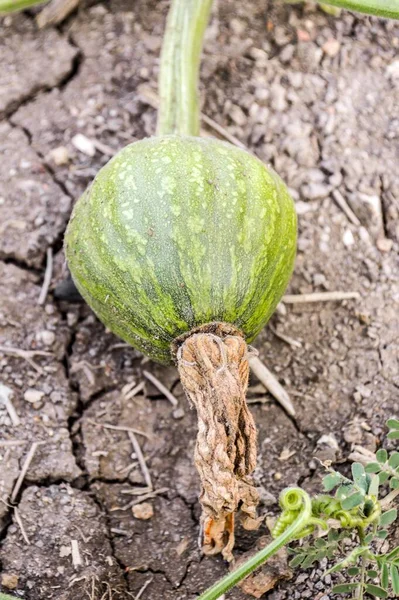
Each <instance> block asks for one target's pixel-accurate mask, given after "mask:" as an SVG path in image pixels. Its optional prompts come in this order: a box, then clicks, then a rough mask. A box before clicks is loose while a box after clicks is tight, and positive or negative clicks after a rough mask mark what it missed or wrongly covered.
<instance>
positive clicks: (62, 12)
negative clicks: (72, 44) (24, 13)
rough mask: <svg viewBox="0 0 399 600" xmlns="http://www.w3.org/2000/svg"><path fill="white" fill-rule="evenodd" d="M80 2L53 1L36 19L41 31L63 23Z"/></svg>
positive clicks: (75, 0)
mask: <svg viewBox="0 0 399 600" xmlns="http://www.w3.org/2000/svg"><path fill="white" fill-rule="evenodd" d="M79 1H80V0H52V1H51V2H49V3H48V4H47V5H46V6H45V7H44V8H42V10H41V11H40V13H39V14H38V15H37V17H36V23H37V25H38V27H39V29H43V27H47V26H49V25H58V23H62V21H64V20H65V19H66V18H67V17H68V16H69V15H70V14H71V13H72V12H73V11H74V10H75V8H77V6H78V5H79Z"/></svg>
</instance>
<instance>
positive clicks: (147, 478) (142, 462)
mask: <svg viewBox="0 0 399 600" xmlns="http://www.w3.org/2000/svg"><path fill="white" fill-rule="evenodd" d="M127 434H128V436H129V439H130V441H131V443H132V446H133V450H134V452H135V454H136V457H137V460H138V461H139V465H140V468H141V472H142V473H143V477H144V481H145V482H146V484H147V485H148V487H149V488H150V489H151V490H152V489H153V485H152V481H151V475H150V472H149V470H148V467H147V464H146V462H145V458H144V455H143V452H142V450H141V447H140V444H139V443H138V441H137V438H136V436H135V435H134V433H133V431H131V430H129V431H128V432H127Z"/></svg>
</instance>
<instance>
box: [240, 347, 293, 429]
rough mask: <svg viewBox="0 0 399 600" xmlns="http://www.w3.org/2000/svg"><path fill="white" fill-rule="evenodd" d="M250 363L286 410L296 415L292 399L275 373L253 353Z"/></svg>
mask: <svg viewBox="0 0 399 600" xmlns="http://www.w3.org/2000/svg"><path fill="white" fill-rule="evenodd" d="M249 365H250V367H251V369H252V371H253V372H254V373H255V375H256V377H257V378H258V379H259V381H260V382H261V383H263V385H264V386H265V388H266V389H267V390H268V391H269V392H270V393H271V394H272V396H273V397H274V398H275V399H276V400H277V401H278V402H279V403H280V404H281V406H282V407H283V408H284V410H285V411H286V412H287V413H288V414H289V415H291V417H295V408H294V406H293V404H292V402H291V399H290V397H289V395H288V394H287V392H286V391H285V389H284V388H283V387H282V385H281V384H280V383H279V382H278V381H277V379H276V377H275V376H274V375H273V373H271V372H270V371H269V369H268V368H267V367H266V366H265V365H264V364H263V362H262V361H261V360H260V359H259V358H258V357H257V356H253V355H252V356H250V357H249Z"/></svg>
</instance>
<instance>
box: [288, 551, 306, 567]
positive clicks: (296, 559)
mask: <svg viewBox="0 0 399 600" xmlns="http://www.w3.org/2000/svg"><path fill="white" fill-rule="evenodd" d="M304 560H305V556H304V555H303V554H297V555H296V556H295V557H294V558H293V559H292V560H290V567H293V568H295V567H299V566H300V565H301V564H302V563H303V561H304Z"/></svg>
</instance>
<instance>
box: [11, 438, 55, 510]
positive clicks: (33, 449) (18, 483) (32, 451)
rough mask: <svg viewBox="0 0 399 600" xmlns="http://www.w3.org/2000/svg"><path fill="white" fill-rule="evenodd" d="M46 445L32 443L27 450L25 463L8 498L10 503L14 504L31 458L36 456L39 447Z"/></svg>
mask: <svg viewBox="0 0 399 600" xmlns="http://www.w3.org/2000/svg"><path fill="white" fill-rule="evenodd" d="M46 443H47V442H33V444H32V446H31V447H30V450H29V452H28V454H27V455H26V458H25V462H24V464H23V466H22V469H21V472H20V474H19V477H18V479H17V481H16V483H15V485H14V489H13V491H12V493H11V498H10V501H11V503H14V502H15V500H16V498H17V496H18V492H19V490H20V489H21V485H22V483H23V481H24V479H25V475H26V473H27V471H28V469H29V467H30V464H31V462H32V460H33V457H34V456H35V454H36V450H37V449H38V447H39V446H42V445H43V444H46Z"/></svg>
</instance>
